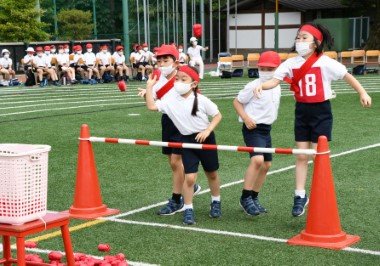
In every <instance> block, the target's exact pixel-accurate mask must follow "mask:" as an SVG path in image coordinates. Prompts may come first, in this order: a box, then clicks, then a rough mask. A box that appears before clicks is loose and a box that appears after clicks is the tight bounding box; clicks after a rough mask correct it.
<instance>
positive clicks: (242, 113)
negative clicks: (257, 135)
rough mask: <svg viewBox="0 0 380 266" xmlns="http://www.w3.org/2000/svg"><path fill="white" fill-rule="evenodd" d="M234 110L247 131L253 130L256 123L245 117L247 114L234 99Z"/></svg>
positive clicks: (247, 116) (241, 105)
mask: <svg viewBox="0 0 380 266" xmlns="http://www.w3.org/2000/svg"><path fill="white" fill-rule="evenodd" d="M233 104H234V108H235V110H236V113H237V114H238V115H239V116H240V117H241V119H243V121H244V124H245V125H246V127H247V128H248V129H254V128H255V127H256V122H255V121H254V120H253V119H252V118H250V117H249V115H247V113H246V112H245V111H244V107H243V104H242V103H241V102H239V101H238V99H236V98H235V99H234V102H233Z"/></svg>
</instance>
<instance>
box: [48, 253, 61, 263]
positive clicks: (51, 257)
mask: <svg viewBox="0 0 380 266" xmlns="http://www.w3.org/2000/svg"><path fill="white" fill-rule="evenodd" d="M62 256H63V255H62V253H61V252H58V251H52V252H50V253H49V255H48V257H49V260H51V261H57V262H61V259H62Z"/></svg>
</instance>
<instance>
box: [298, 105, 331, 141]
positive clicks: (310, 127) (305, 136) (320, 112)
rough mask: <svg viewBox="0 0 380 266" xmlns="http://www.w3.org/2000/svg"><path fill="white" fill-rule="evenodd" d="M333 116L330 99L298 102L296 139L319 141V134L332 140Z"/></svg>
mask: <svg viewBox="0 0 380 266" xmlns="http://www.w3.org/2000/svg"><path fill="white" fill-rule="evenodd" d="M332 123H333V116H332V113H331V104H330V101H324V102H321V103H299V102H297V103H296V110H295V121H294V136H295V141H311V142H314V143H317V142H318V137H319V136H326V137H327V139H328V140H329V141H330V140H331V132H332Z"/></svg>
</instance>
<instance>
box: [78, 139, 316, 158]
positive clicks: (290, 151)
mask: <svg viewBox="0 0 380 266" xmlns="http://www.w3.org/2000/svg"><path fill="white" fill-rule="evenodd" d="M81 140H89V141H90V142H105V143H113V144H130V145H143V146H156V147H170V148H177V149H197V150H218V151H234V152H259V153H277V154H306V155H315V154H317V153H316V151H315V150H313V149H292V148H260V147H246V146H230V145H211V144H195V143H181V142H162V141H153V140H140V139H120V138H99V137H89V138H87V139H81Z"/></svg>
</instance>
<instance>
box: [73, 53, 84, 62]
mask: <svg viewBox="0 0 380 266" xmlns="http://www.w3.org/2000/svg"><path fill="white" fill-rule="evenodd" d="M79 59H82V60H83V61H82V62H79ZM83 62H84V55H83V54H75V55H74V64H79V63H81V64H83Z"/></svg>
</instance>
